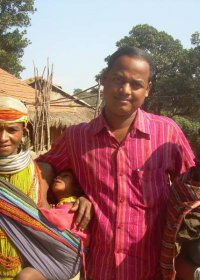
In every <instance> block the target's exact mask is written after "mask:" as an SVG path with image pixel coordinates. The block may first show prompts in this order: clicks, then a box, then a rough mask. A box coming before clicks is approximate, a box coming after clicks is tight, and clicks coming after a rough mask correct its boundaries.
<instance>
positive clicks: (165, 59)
mask: <svg viewBox="0 0 200 280" xmlns="http://www.w3.org/2000/svg"><path fill="white" fill-rule="evenodd" d="M199 34H200V33H198V32H196V33H194V34H193V35H192V37H191V40H192V42H193V45H194V46H195V47H194V48H191V49H189V50H188V49H184V48H183V46H182V45H181V43H180V41H179V40H176V39H174V38H173V37H172V36H171V35H169V34H167V33H166V32H164V31H158V30H157V29H156V28H154V27H152V26H150V25H147V24H143V25H136V26H135V27H133V28H132V29H131V31H130V32H129V36H125V37H124V38H122V39H121V40H119V41H118V42H117V43H116V46H117V47H118V48H120V47H123V46H126V45H128V46H135V47H139V48H142V49H144V50H146V51H147V52H148V53H150V54H151V55H152V57H153V61H154V63H155V66H156V76H155V81H154V83H153V87H152V90H151V94H150V96H149V97H148V99H147V100H146V102H145V104H144V108H145V109H146V110H148V111H151V112H154V113H157V114H160V113H162V112H163V111H168V112H169V115H170V116H171V117H172V116H176V115H179V116H194V117H197V116H198V115H199V113H200V46H199V38H200V37H199V36H200V35H199ZM108 60H109V56H108V57H107V58H105V61H108Z"/></svg>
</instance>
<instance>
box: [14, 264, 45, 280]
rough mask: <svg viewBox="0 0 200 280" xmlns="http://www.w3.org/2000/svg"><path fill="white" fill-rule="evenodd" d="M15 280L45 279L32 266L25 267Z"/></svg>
mask: <svg viewBox="0 0 200 280" xmlns="http://www.w3.org/2000/svg"><path fill="white" fill-rule="evenodd" d="M16 280H47V278H45V277H44V276H43V275H42V273H40V272H39V271H37V270H36V269H34V268H32V267H25V268H24V269H23V270H22V271H21V272H20V273H19V274H18V275H17V277H16Z"/></svg>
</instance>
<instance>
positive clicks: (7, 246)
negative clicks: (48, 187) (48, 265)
mask: <svg viewBox="0 0 200 280" xmlns="http://www.w3.org/2000/svg"><path fill="white" fill-rule="evenodd" d="M28 120H29V117H28V112H27V108H26V107H25V105H24V104H23V103H22V102H20V101H19V100H17V99H14V98H11V97H1V98H0V178H3V179H5V180H6V181H8V182H10V183H12V184H13V185H15V186H16V187H17V188H18V189H19V190H21V191H22V192H23V193H25V194H26V195H27V196H28V197H30V198H31V199H32V200H33V201H34V202H35V203H36V204H37V205H38V206H40V204H41V195H40V194H41V181H40V176H39V172H38V169H37V166H36V165H35V164H34V162H33V160H32V159H31V156H30V153H29V150H28V147H27V141H28V130H27V122H28ZM0 250H1V251H0V278H1V279H2V278H3V279H13V278H14V277H15V276H16V275H17V273H18V272H19V271H21V269H22V263H21V259H20V256H19V253H18V251H17V249H16V247H15V246H14V245H13V243H12V242H11V241H10V239H9V238H8V236H7V235H6V234H5V232H4V231H3V230H2V229H0Z"/></svg>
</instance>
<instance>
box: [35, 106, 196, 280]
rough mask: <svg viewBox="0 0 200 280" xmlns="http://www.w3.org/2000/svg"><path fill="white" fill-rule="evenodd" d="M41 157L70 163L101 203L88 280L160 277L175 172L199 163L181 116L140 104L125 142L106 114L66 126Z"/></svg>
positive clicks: (90, 194)
mask: <svg viewBox="0 0 200 280" xmlns="http://www.w3.org/2000/svg"><path fill="white" fill-rule="evenodd" d="M40 161H46V162H49V163H50V164H52V165H53V166H54V168H55V170H56V171H57V172H59V171H61V170H63V169H67V168H71V169H72V170H73V172H74V173H75V175H76V177H77V179H78V180H79V182H80V184H81V186H82V188H83V190H84V192H85V193H86V194H87V195H88V197H89V198H90V200H91V201H92V203H93V205H94V208H95V217H94V220H93V222H92V234H91V246H90V251H89V255H88V258H87V271H88V276H89V278H91V279H94V280H112V279H113V280H145V279H148V280H150V279H151V280H156V279H159V280H160V279H161V275H160V268H159V258H160V247H161V238H162V232H163V226H164V224H165V213H166V201H167V197H168V191H169V178H171V179H173V178H174V177H175V176H177V175H179V174H180V173H182V172H183V171H185V170H186V169H187V168H188V167H189V166H191V165H193V153H192V151H191V148H190V146H189V144H188V141H187V140H186V138H185V136H184V135H183V133H182V131H181V130H180V128H179V127H178V126H177V124H176V123H174V121H172V120H171V119H169V118H167V117H162V116H156V115H153V114H149V113H146V112H144V111H142V110H141V109H138V112H137V115H136V119H135V123H134V125H133V127H132V129H131V131H130V133H129V134H128V135H127V137H126V139H125V140H124V141H123V142H122V143H118V141H117V140H116V139H115V138H114V136H113V134H112V133H111V132H110V130H109V128H108V125H107V124H106V122H105V120H104V118H103V116H102V115H100V116H99V117H98V118H96V119H94V120H92V121H91V122H90V123H84V124H79V125H75V126H72V127H69V128H67V129H66V130H65V131H64V132H63V134H62V135H61V138H60V139H59V140H58V141H57V142H56V143H55V144H54V145H53V147H52V150H51V151H50V152H48V153H47V154H45V155H43V156H41V158H40Z"/></svg>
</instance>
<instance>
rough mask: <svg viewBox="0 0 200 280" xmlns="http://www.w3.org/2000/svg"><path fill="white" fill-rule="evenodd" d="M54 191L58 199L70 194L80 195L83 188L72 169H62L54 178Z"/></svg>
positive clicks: (52, 187)
mask: <svg viewBox="0 0 200 280" xmlns="http://www.w3.org/2000/svg"><path fill="white" fill-rule="evenodd" d="M51 189H52V192H53V194H54V195H55V197H56V199H57V200H60V199H61V198H64V197H69V196H80V195H81V190H80V187H79V186H78V182H77V181H76V179H75V177H74V175H73V173H72V172H71V171H62V172H61V173H59V174H58V176H57V177H56V178H55V179H54V180H53V183H52V186H51Z"/></svg>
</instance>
